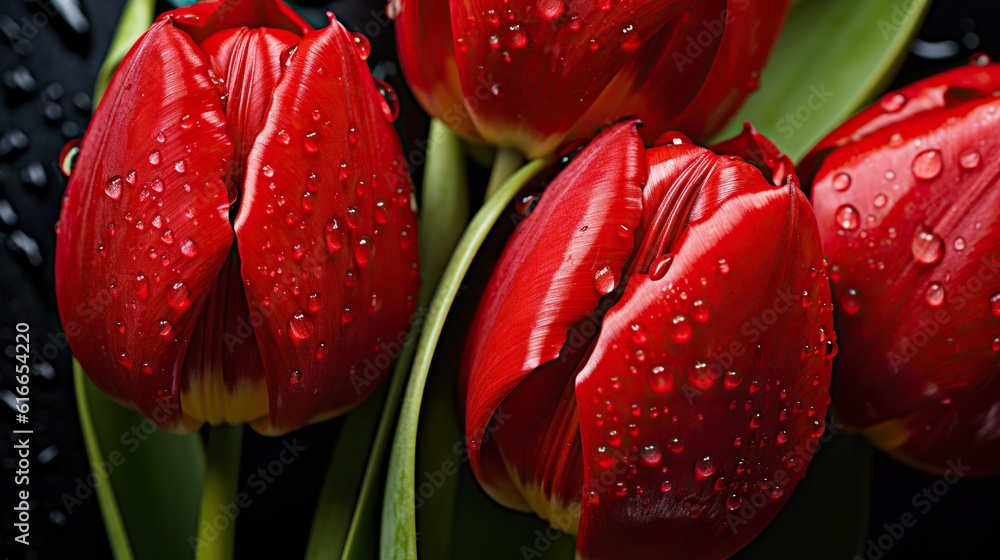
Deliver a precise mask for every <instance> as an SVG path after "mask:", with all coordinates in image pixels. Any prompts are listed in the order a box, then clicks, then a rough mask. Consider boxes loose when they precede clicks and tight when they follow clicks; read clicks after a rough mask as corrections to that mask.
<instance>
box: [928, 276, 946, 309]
mask: <svg viewBox="0 0 1000 560" xmlns="http://www.w3.org/2000/svg"><path fill="white" fill-rule="evenodd" d="M924 298H925V299H926V300H927V305H929V306H931V307H941V306H942V305H943V304H944V286H942V285H941V283H940V282H933V283H932V284H931V285H930V286H929V287H928V288H927V293H926V294H925V295H924Z"/></svg>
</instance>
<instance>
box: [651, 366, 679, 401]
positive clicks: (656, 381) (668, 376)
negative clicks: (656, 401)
mask: <svg viewBox="0 0 1000 560" xmlns="http://www.w3.org/2000/svg"><path fill="white" fill-rule="evenodd" d="M673 387H674V372H672V371H670V370H667V369H666V368H664V367H663V366H654V367H653V369H652V370H650V375H649V389H650V390H651V391H653V392H654V393H657V394H660V395H662V394H663V393H666V392H669V391H670V389H672V388H673Z"/></svg>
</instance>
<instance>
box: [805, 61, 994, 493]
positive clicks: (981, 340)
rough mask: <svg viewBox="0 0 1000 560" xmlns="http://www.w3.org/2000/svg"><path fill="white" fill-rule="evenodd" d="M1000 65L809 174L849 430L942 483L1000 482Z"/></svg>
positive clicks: (843, 143) (878, 108) (953, 85)
mask: <svg viewBox="0 0 1000 560" xmlns="http://www.w3.org/2000/svg"><path fill="white" fill-rule="evenodd" d="M998 91H1000V65H997V64H988V63H987V61H985V60H979V59H977V63H976V64H972V65H969V66H966V67H964V68H959V69H955V70H951V71H948V72H945V73H943V74H939V75H936V76H932V77H930V78H927V79H925V80H922V81H919V82H917V83H914V84H912V85H910V86H907V87H905V88H903V89H901V90H899V91H896V92H891V93H889V94H887V95H886V96H885V97H883V98H882V100H881V102H879V103H876V104H875V105H873V106H872V107H869V108H868V109H866V110H864V111H862V112H861V113H859V114H858V115H856V116H855V117H854V118H852V119H850V120H848V121H847V122H846V123H844V125H843V126H841V127H840V128H839V129H837V130H836V131H834V132H833V133H832V134H831V135H830V136H829V137H828V138H826V139H825V140H823V142H821V143H820V145H819V146H817V148H816V149H815V150H814V151H813V153H812V154H811V155H810V156H809V158H808V159H807V161H806V162H805V164H804V166H805V167H804V168H806V169H809V173H810V174H812V175H814V178H813V179H812V200H813V204H814V205H815V208H816V215H817V219H818V221H819V225H820V231H821V232H822V234H823V249H824V252H825V254H826V255H827V256H828V257H829V259H830V263H831V266H832V268H831V269H830V270H831V272H830V277H831V279H832V280H833V294H834V301H835V302H837V303H838V305H837V309H836V319H837V332H838V333H839V334H840V336H841V342H842V344H843V345H842V348H843V351H842V352H841V353H840V356H839V357H838V358H837V362H836V364H835V365H836V367H835V373H834V383H833V396H834V403H835V406H836V407H837V410H838V412H839V413H840V414H841V415H842V417H843V418H844V420H845V422H847V423H848V424H851V425H853V426H856V427H859V428H864V429H865V430H866V432H867V434H868V435H869V436H870V438H871V439H872V440H873V441H874V442H875V443H876V444H878V445H879V446H880V447H882V448H883V449H885V450H886V451H888V452H890V453H892V454H894V455H896V456H897V457H899V458H901V459H903V460H904V461H907V462H909V463H911V464H914V465H917V466H919V467H921V468H924V469H926V470H930V471H936V472H939V471H941V470H944V469H946V468H948V466H949V465H948V463H949V461H956V460H958V459H961V460H962V461H963V462H964V463H967V464H968V465H969V466H971V467H972V473H973V474H977V473H978V474H997V473H1000V452H998V450H1000V376H998V375H997V373H998V372H1000V367H998V362H1000V215H998V213H997V209H998V208H1000V179H998V169H1000V161H998V159H997V155H998V154H1000V120H998V117H1000V111H998V109H1000V98H998V97H997V92H998Z"/></svg>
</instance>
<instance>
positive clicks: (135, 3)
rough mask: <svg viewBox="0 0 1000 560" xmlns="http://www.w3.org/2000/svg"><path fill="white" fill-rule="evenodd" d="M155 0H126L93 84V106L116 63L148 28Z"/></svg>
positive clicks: (97, 100)
mask: <svg viewBox="0 0 1000 560" xmlns="http://www.w3.org/2000/svg"><path fill="white" fill-rule="evenodd" d="M155 6H156V1H155V0H128V2H127V3H126V4H125V8H124V9H123V10H122V15H121V18H120V19H119V20H118V28H117V29H116V30H115V36H114V37H113V38H112V39H111V46H110V47H109V48H108V55H107V56H106V57H105V58H104V64H102V65H101V70H100V72H98V74H97V84H96V85H95V86H94V106H95V107H96V106H97V103H98V102H100V100H101V97H103V96H104V90H105V89H107V87H108V82H109V81H111V75H112V74H114V72H115V69H116V68H118V64H119V63H120V62H121V61H122V58H124V57H125V54H126V53H128V51H129V49H131V48H132V45H133V44H134V43H135V41H136V40H137V39H138V38H139V36H140V35H142V34H143V33H145V32H146V30H147V29H149V24H150V23H151V22H152V21H153V15H154V14H155Z"/></svg>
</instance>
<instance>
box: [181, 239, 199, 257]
mask: <svg viewBox="0 0 1000 560" xmlns="http://www.w3.org/2000/svg"><path fill="white" fill-rule="evenodd" d="M181 254H183V255H184V256H185V257H187V258H189V259H193V258H195V257H197V256H198V244H197V243H195V242H194V239H191V238H190V237H188V238H187V239H185V240H184V241H183V242H182V243H181Z"/></svg>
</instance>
